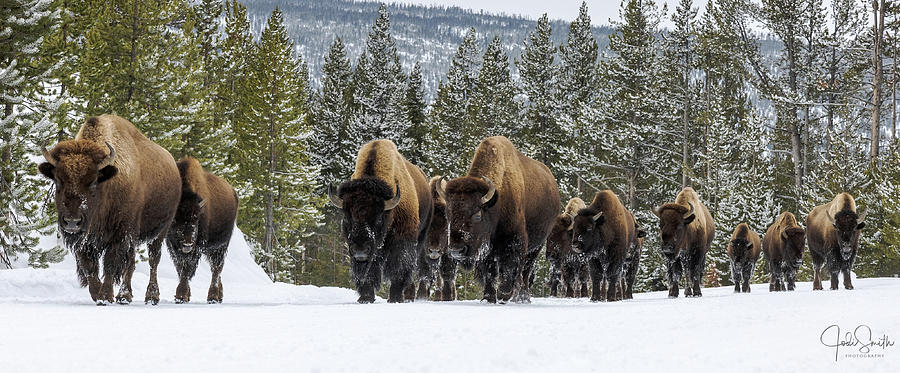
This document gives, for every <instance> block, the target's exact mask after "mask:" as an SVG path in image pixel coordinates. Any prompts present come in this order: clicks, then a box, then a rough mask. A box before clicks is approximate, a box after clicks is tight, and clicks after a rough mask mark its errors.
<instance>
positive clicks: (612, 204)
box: [572, 190, 637, 301]
mask: <svg viewBox="0 0 900 373" xmlns="http://www.w3.org/2000/svg"><path fill="white" fill-rule="evenodd" d="M636 236H637V230H636V229H635V225H634V218H633V217H632V215H631V213H630V212H628V211H627V210H625V206H623V205H622V202H621V201H619V197H618V196H616V195H615V193H613V192H612V191H610V190H603V191H600V192H598V193H597V194H596V195H595V196H594V200H593V201H592V202H591V204H590V205H589V206H587V207H586V208H584V209H581V211H579V212H578V215H577V216H575V224H574V228H573V235H572V248H573V250H575V251H576V252H579V253H584V255H585V256H586V257H587V258H588V268H590V273H591V282H592V287H593V293H592V294H591V300H592V301H618V300H621V299H622V295H623V294H622V288H621V283H620V280H621V279H623V278H624V277H623V269H624V265H625V258H626V256H627V255H628V253H629V251H631V249H632V245H633V244H634V242H635V239H636ZM617 290H618V291H617Z"/></svg>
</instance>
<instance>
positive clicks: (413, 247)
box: [334, 140, 432, 303]
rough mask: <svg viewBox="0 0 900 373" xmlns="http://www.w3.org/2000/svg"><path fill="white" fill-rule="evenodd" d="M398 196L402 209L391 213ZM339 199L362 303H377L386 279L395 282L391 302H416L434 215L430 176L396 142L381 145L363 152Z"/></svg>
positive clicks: (374, 144) (374, 143)
mask: <svg viewBox="0 0 900 373" xmlns="http://www.w3.org/2000/svg"><path fill="white" fill-rule="evenodd" d="M396 188H399V190H397V189H396ZM397 193H399V194H400V202H399V204H398V205H397V206H396V207H395V208H393V209H390V210H385V204H386V202H387V201H390V200H391V199H392V198H394V197H395V196H396V194H397ZM334 199H339V200H340V201H341V204H342V210H343V213H344V219H343V223H342V230H343V234H344V238H345V239H346V241H347V245H348V247H349V250H350V255H351V257H352V259H353V260H352V263H351V271H352V275H353V280H354V282H355V284H356V288H357V291H358V292H359V302H360V303H372V302H374V301H375V289H376V288H377V287H379V286H380V285H381V277H382V274H384V276H386V277H387V278H388V280H389V281H390V282H391V289H390V297H389V298H388V302H402V301H404V300H407V301H411V300H413V299H414V298H415V295H416V293H415V283H414V282H413V274H414V273H415V272H416V268H417V266H418V255H419V254H420V252H422V251H423V250H425V245H426V243H427V242H426V241H427V240H426V239H427V237H426V236H427V233H428V227H429V226H430V224H431V214H432V197H431V190H429V187H428V179H427V178H426V177H425V173H424V172H422V170H420V169H419V168H418V167H416V166H415V165H413V164H412V163H409V161H407V160H406V158H404V157H403V156H402V155H400V153H399V152H398V151H397V146H396V145H394V143H393V142H391V141H390V140H375V141H372V142H369V143H367V144H365V145H363V147H362V148H361V149H360V150H359V155H358V157H357V159H356V169H355V171H354V172H353V176H352V177H351V178H350V180H348V181H346V182H344V183H343V184H341V186H340V188H339V189H338V195H337V196H336V197H334Z"/></svg>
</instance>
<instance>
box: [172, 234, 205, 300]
mask: <svg viewBox="0 0 900 373" xmlns="http://www.w3.org/2000/svg"><path fill="white" fill-rule="evenodd" d="M180 246H181V245H177V244H175V245H171V246H170V247H169V256H171V257H172V261H173V262H174V263H175V272H177V273H178V287H177V288H176V289H175V303H179V304H181V303H187V302H190V301H191V279H192V278H194V274H195V273H197V265H198V264H200V256H201V253H200V249H199V248H195V249H194V250H191V252H189V253H185V252H183V251H181V247H180Z"/></svg>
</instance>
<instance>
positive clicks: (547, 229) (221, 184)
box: [38, 115, 865, 305]
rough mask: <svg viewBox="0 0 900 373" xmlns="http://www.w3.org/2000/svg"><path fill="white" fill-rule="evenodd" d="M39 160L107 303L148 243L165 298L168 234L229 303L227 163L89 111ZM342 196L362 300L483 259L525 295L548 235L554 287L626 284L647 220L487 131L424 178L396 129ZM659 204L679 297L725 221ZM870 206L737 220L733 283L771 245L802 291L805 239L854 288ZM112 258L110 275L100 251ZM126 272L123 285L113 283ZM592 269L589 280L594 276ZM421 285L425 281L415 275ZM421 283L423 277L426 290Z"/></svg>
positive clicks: (507, 293)
mask: <svg viewBox="0 0 900 373" xmlns="http://www.w3.org/2000/svg"><path fill="white" fill-rule="evenodd" d="M43 155H44V158H45V159H46V162H44V163H42V164H40V166H39V167H38V168H39V171H40V173H41V174H43V175H44V176H45V177H47V178H48V179H51V180H53V181H54V183H55V186H56V188H55V194H56V196H55V199H56V209H57V213H58V216H57V223H58V227H59V231H60V234H61V235H62V238H63V241H64V243H65V245H66V246H67V247H68V248H69V249H70V250H71V251H72V252H73V254H74V256H75V259H76V264H77V274H78V278H79V280H80V281H81V285H82V286H87V287H88V289H89V291H90V295H91V298H92V299H93V300H94V301H95V302H97V304H101V305H102V304H107V303H111V302H118V303H130V302H131V300H132V289H131V277H132V274H133V272H134V265H135V250H136V247H137V246H138V245H140V244H143V243H149V246H148V248H149V252H148V254H149V259H150V283H149V285H148V286H147V292H146V297H145V302H148V303H152V304H157V303H158V302H159V287H158V285H157V267H158V265H159V261H160V254H161V252H160V251H161V247H162V242H163V241H164V240H165V241H166V244H167V247H168V250H169V253H170V256H171V257H172V260H173V262H174V264H175V267H176V271H177V273H178V277H179V284H178V287H177V289H176V293H175V301H176V302H177V303H183V302H188V301H190V297H191V290H190V285H189V283H190V280H191V278H192V277H193V276H194V273H195V271H196V269H197V265H198V262H199V260H200V257H201V256H203V255H205V256H206V257H207V260H208V262H209V264H210V268H211V270H212V281H211V283H210V286H209V291H208V293H207V301H208V302H209V303H219V302H222V281H221V273H222V267H223V265H224V258H225V255H226V253H227V250H228V243H229V241H230V238H231V233H232V230H233V227H234V223H235V218H236V216H237V208H238V199H237V195H236V193H235V191H234V189H233V188H232V187H231V186H230V185H229V184H228V183H227V182H226V181H225V180H224V179H222V178H220V177H218V176H215V175H213V174H210V173H208V172H206V171H204V170H203V168H202V166H201V165H200V164H199V162H197V160H195V159H191V158H184V159H182V160H180V161H178V162H176V161H175V159H174V158H173V157H172V156H171V155H170V154H169V153H168V152H167V151H166V150H165V149H163V148H162V147H160V146H159V145H157V144H155V143H153V142H152V141H151V140H149V139H147V137H145V136H144V135H143V134H141V133H140V131H138V129H137V128H136V127H135V126H134V125H133V124H131V123H130V122H128V121H127V120H125V119H122V118H120V117H117V116H114V115H103V116H99V117H93V118H89V119H88V120H87V121H86V122H85V123H84V124H83V125H82V127H81V129H80V131H79V132H78V135H77V136H76V138H75V139H74V140H67V141H62V142H60V143H58V144H57V145H56V146H55V147H54V148H53V149H52V150H50V151H47V150H46V149H44V150H43ZM328 197H329V199H330V200H331V203H332V204H334V205H335V206H336V207H337V208H339V209H340V210H341V212H342V214H343V218H342V221H341V233H342V235H343V238H344V241H345V247H346V250H347V252H348V254H349V256H350V261H351V266H350V269H351V274H352V279H353V283H354V285H355V286H356V289H357V292H358V293H359V299H358V301H359V302H360V303H372V302H374V301H375V291H376V290H377V289H378V288H379V287H380V286H381V283H382V281H383V279H384V280H387V281H388V282H389V283H390V289H389V297H388V302H405V301H412V300H414V299H417V298H418V299H427V298H429V297H430V296H431V294H432V293H434V299H436V300H443V301H450V300H455V299H456V286H455V278H456V273H457V268H458V267H462V268H463V269H464V270H469V271H474V274H475V279H476V280H477V281H478V282H479V283H480V284H481V285H482V288H483V291H484V293H483V298H482V299H483V300H484V301H487V302H490V303H496V302H500V303H505V302H509V301H514V302H528V301H529V300H530V288H531V286H532V284H533V282H534V279H535V265H536V262H537V259H538V256H539V254H540V251H541V248H542V247H544V246H546V250H545V255H546V259H547V261H548V262H549V263H550V267H551V268H550V287H551V290H550V292H551V296H556V295H557V294H558V288H562V290H563V292H564V294H565V296H566V297H587V296H588V295H589V290H592V292H590V297H591V300H592V301H618V300H622V299H630V298H631V297H632V292H633V288H634V283H635V280H636V278H637V271H638V268H639V264H640V258H641V255H642V247H643V241H644V237H645V236H646V235H647V231H646V230H645V229H643V228H642V227H641V224H639V223H638V221H637V220H636V219H635V216H634V214H633V213H632V212H631V211H628V209H627V208H626V207H625V206H624V205H623V204H622V202H621V201H620V200H619V197H618V196H616V195H615V194H614V193H613V192H612V191H610V190H603V191H600V192H598V193H597V194H596V195H595V196H594V199H593V200H592V201H591V203H590V204H585V202H584V201H583V200H581V199H579V198H573V199H571V200H570V201H569V202H568V203H567V204H566V206H565V208H563V209H561V208H560V197H559V190H558V187H557V183H556V179H555V178H554V177H553V174H552V173H551V172H550V169H548V168H547V166H545V165H544V164H543V163H541V162H538V161H536V160H534V159H531V158H529V157H527V156H525V155H523V154H522V153H521V152H519V151H518V150H517V149H516V148H515V146H514V145H513V144H512V143H511V142H510V141H509V140H508V139H507V138H505V137H502V136H496V137H489V138H487V139H484V140H483V141H482V142H481V144H480V145H478V147H477V148H476V149H475V153H474V156H473V158H472V162H471V165H470V166H469V170H468V172H467V173H466V174H465V175H464V176H460V177H457V178H453V179H448V178H447V177H446V176H434V177H432V178H430V179H429V178H428V177H427V176H426V175H425V173H424V172H422V170H421V169H420V168H418V167H417V166H415V165H413V164H412V163H410V162H409V161H407V160H406V158H404V157H403V155H401V154H400V152H399V151H398V150H397V147H396V145H395V144H394V143H393V142H391V141H390V140H375V141H372V142H369V143H367V144H365V145H364V146H363V147H362V148H361V149H360V150H359V153H358V156H357V160H356V166H355V169H354V172H353V174H352V176H351V178H350V179H349V180H347V181H344V182H343V183H342V184H340V186H339V187H338V188H337V189H336V190H334V188H332V187H331V186H329V188H328ZM652 212H653V214H654V215H655V216H656V217H657V218H658V223H659V235H660V236H659V239H660V253H661V254H662V256H663V258H664V259H665V265H666V279H667V281H668V287H669V297H672V298H674V297H678V293H679V291H678V289H679V286H680V284H681V280H682V277H684V279H685V289H684V295H685V296H686V297H700V296H702V289H701V282H702V279H703V273H704V270H705V268H706V266H705V262H706V254H707V252H708V251H709V248H710V246H711V245H712V242H713V239H714V233H715V222H714V221H713V219H712V216H711V215H710V213H709V210H708V209H707V208H706V206H705V205H704V204H703V202H702V201H701V200H700V196H699V195H698V194H697V193H696V192H695V191H694V190H693V189H692V188H690V187H686V188H684V189H683V190H681V191H680V192H679V193H678V195H677V196H676V197H675V199H674V201H673V202H670V203H665V204H663V205H662V206H660V207H659V208H657V209H654V210H653V211H652ZM864 218H865V214H864V213H863V214H858V213H857V210H856V204H855V202H854V200H853V197H851V196H850V195H849V194H847V193H841V194H839V195H838V196H836V197H835V199H834V200H833V201H831V202H829V203H827V204H825V205H821V206H818V207H816V208H814V209H813V210H812V211H811V212H810V214H809V216H807V218H806V228H805V229H804V228H803V227H802V226H801V225H800V224H799V223H798V221H797V219H796V217H795V216H794V215H793V214H792V213H790V212H784V213H782V214H781V215H780V216H779V217H778V218H777V219H776V220H775V222H774V223H773V224H772V225H771V226H770V227H769V228H768V230H767V231H766V233H765V235H764V236H763V237H762V238H760V236H759V235H758V234H757V233H756V232H753V230H751V229H750V227H749V226H748V225H747V224H745V223H741V224H739V225H738V226H737V227H736V228H735V229H734V233H733V234H732V236H731V239H730V240H729V241H728V246H727V250H728V257H729V258H730V260H731V272H732V279H733V281H734V283H735V288H734V291H735V292H749V291H750V277H751V276H752V274H753V271H754V268H755V265H756V262H757V260H758V259H759V256H760V253H762V254H763V257H764V258H765V263H766V265H767V266H768V270H769V273H770V274H771V277H770V283H769V290H770V291H783V290H794V288H795V279H796V274H797V270H798V268H799V267H800V265H801V264H802V262H803V260H802V257H803V250H804V246H805V244H808V245H809V249H810V254H811V257H812V263H813V270H814V279H813V288H814V289H815V290H820V289H822V280H821V278H822V273H821V272H822V271H823V270H825V269H827V270H828V273H829V274H830V278H831V289H837V288H838V273H842V274H843V278H844V287H845V288H847V289H852V288H853V285H852V284H851V281H850V268H851V267H852V265H853V261H854V259H855V258H856V250H857V246H858V242H859V236H860V230H861V229H862V228H863V227H864V226H865V222H864ZM101 257H102V258H103V261H102V263H103V278H102V281H101V278H100V274H99V270H100V263H101V261H100V258H101ZM119 283H121V286H120V288H119V292H118V294H117V295H115V296H114V295H113V292H114V291H113V290H114V289H113V288H114V285H116V284H119ZM589 283H590V284H591V286H590V287H589V286H588V284H589ZM417 288H418V289H417ZM417 290H418V291H417Z"/></svg>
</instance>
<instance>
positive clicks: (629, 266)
mask: <svg viewBox="0 0 900 373" xmlns="http://www.w3.org/2000/svg"><path fill="white" fill-rule="evenodd" d="M628 216H629V218H630V219H631V221H632V222H634V229H635V235H634V241H633V242H632V243H631V246H630V248H629V249H628V252H627V253H626V255H625V264H624V265H623V267H622V273H624V277H623V279H622V282H623V284H622V285H620V287H621V288H622V291H623V293H622V298H623V299H633V298H634V283H635V281H637V272H638V269H639V268H640V266H641V254H642V252H643V248H644V237H647V231H646V230H644V229H643V228H641V226H640V224H638V222H637V219H635V218H634V214H632V213H631V211H629V212H628Z"/></svg>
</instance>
